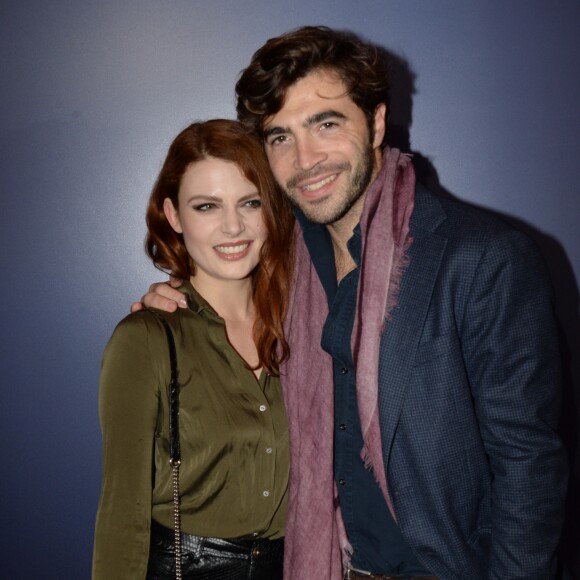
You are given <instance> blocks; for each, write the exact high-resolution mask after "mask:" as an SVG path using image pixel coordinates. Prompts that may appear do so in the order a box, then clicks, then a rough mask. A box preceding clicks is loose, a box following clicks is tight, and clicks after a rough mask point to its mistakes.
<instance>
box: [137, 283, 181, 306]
mask: <svg viewBox="0 0 580 580" xmlns="http://www.w3.org/2000/svg"><path fill="white" fill-rule="evenodd" d="M182 283H183V280H180V279H179V278H173V277H171V278H170V279H169V282H156V283H155V284H151V286H149V292H147V294H145V295H144V296H143V297H142V298H141V300H140V301H139V302H133V304H131V312H138V311H139V310H142V309H143V308H157V309H159V310H165V312H175V311H176V310H177V308H187V299H186V298H185V296H184V295H183V293H181V292H180V291H179V290H177V288H178V287H179V286H181V284H182Z"/></svg>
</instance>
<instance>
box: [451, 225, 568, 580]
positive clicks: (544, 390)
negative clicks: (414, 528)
mask: <svg viewBox="0 0 580 580" xmlns="http://www.w3.org/2000/svg"><path fill="white" fill-rule="evenodd" d="M462 348H463V351H464V360H465V361H466V364H467V367H468V368H467V371H468V373H469V375H470V382H471V384H472V394H473V398H474V404H475V407H476V413H477V418H478V421H479V425H480V430H481V434H482V439H483V442H484V446H485V450H486V453H487V454H488V457H489V461H490V466H491V470H492V473H493V483H492V529H491V553H490V568H489V578H490V579H491V578H493V579H498V580H499V579H502V580H505V579H506V578H510V579H511V580H515V579H522V580H524V579H525V580H530V579H533V578H534V579H539V578H550V577H552V575H553V571H552V570H553V565H554V552H555V548H556V544H557V542H558V539H559V535H560V530H561V525H562V519H563V506H564V496H565V491H566V480H567V467H566V460H565V455H564V450H563V447H562V443H561V441H560V438H559V437H558V435H557V433H556V427H557V423H558V418H559V408H560V356H559V350H558V338H557V334H556V328H555V322H554V317H553V312H552V304H551V289H550V286H549V283H548V276H547V273H546V270H545V266H544V263H543V260H542V259H541V257H540V256H539V253H538V252H537V250H536V248H535V246H534V245H533V244H532V242H531V241H530V240H529V239H528V238H527V237H526V236H524V235H523V234H521V233H519V232H517V231H504V232H502V233H501V234H500V235H499V236H497V237H496V238H495V239H493V241H492V242H491V243H490V244H489V245H488V247H487V249H486V251H485V252H484V253H483V254H482V257H481V260H480V262H479V264H478V267H477V270H476V273H475V275H474V278H473V281H472V284H471V289H470V292H469V295H468V298H467V303H466V308H465V314H464V320H463V324H462Z"/></svg>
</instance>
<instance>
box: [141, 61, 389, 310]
mask: <svg viewBox="0 0 580 580" xmlns="http://www.w3.org/2000/svg"><path fill="white" fill-rule="evenodd" d="M386 112H387V110H386V105H384V104H380V105H379V106H378V107H377V108H376V110H375V113H374V117H373V122H372V125H373V135H372V137H370V136H369V129H368V125H367V120H366V118H365V115H364V113H363V111H362V110H361V109H360V108H359V107H358V106H357V105H356V104H355V103H354V101H353V100H352V99H351V98H350V97H349V96H348V94H347V91H346V88H345V86H344V83H343V82H342V81H341V80H340V79H339V78H338V77H337V76H336V75H335V74H333V73H332V72H330V71H325V70H317V71H313V72H311V73H310V74H308V75H307V76H306V77H304V78H303V79H300V80H299V81H297V82H296V83H295V84H294V85H292V86H291V87H289V88H288V90H287V92H286V98H285V100H284V105H283V106H282V108H281V109H280V111H278V113H276V114H275V115H272V116H271V117H268V118H266V119H265V123H264V134H265V143H264V147H265V150H266V154H267V156H268V161H269V163H270V167H271V169H272V172H273V174H274V177H275V178H276V181H277V182H278V183H279V184H280V185H281V187H282V188H283V189H284V191H285V192H286V195H288V197H290V199H291V200H292V201H293V203H295V204H296V205H298V207H300V209H301V210H302V211H303V212H304V213H305V214H306V216H307V217H308V218H309V219H310V220H311V221H314V222H318V223H324V224H326V227H327V228H328V232H329V234H330V237H331V239H332V243H333V247H334V254H335V263H336V271H337V279H338V280H341V279H342V278H343V277H344V276H345V275H346V274H347V273H348V272H350V271H351V270H352V269H353V268H354V267H355V264H354V262H353V260H352V257H351V256H350V253H349V251H348V249H347V242H348V240H349V239H350V237H351V236H352V232H353V229H354V227H355V226H356V225H357V224H358V222H359V220H360V216H361V213H362V209H363V205H364V198H365V193H366V187H367V186H368V183H367V184H366V185H365V186H364V190H363V191H362V192H361V193H360V195H359V196H358V197H357V198H356V199H354V200H353V199H352V197H353V194H352V192H353V191H355V190H356V187H353V183H354V182H355V181H356V174H357V170H358V169H360V168H361V167H362V166H363V165H364V158H365V153H367V152H368V153H369V155H370V163H371V168H370V179H371V181H372V179H373V178H374V177H375V176H376V174H377V172H378V170H379V168H380V165H381V148H380V146H381V143H382V140H383V137H384V135H385V131H386ZM178 285H179V281H176V280H172V281H170V284H166V283H157V284H153V285H151V287H150V288H149V292H148V293H147V294H146V295H145V296H143V298H142V302H143V304H145V305H147V306H154V307H156V308H160V309H162V310H168V311H174V310H175V309H176V308H177V307H178V306H180V307H184V306H186V304H185V303H184V301H183V296H182V295H181V293H180V292H178V291H177V290H175V288H174V287H175V286H178ZM140 308H142V304H141V302H136V303H134V304H133V305H132V307H131V310H132V311H135V310H139V309H140Z"/></svg>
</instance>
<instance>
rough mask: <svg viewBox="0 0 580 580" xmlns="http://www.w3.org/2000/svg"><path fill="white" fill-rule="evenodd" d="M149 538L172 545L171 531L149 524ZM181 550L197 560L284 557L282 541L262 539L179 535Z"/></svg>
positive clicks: (274, 558) (158, 525)
mask: <svg viewBox="0 0 580 580" xmlns="http://www.w3.org/2000/svg"><path fill="white" fill-rule="evenodd" d="M151 537H152V538H155V539H159V540H161V541H163V542H167V543H168V544H170V543H173V542H174V540H175V535H174V532H173V530H171V529H169V528H166V527H165V526H162V525H160V524H158V523H157V522H155V521H152V522H151ZM181 550H182V553H183V554H184V555H185V554H187V553H190V554H194V555H195V556H197V557H198V558H199V557H200V556H201V555H202V554H211V555H215V556H224V557H229V558H237V559H241V560H249V559H254V560H278V559H282V558H283V556H284V539H283V538H279V539H277V540H266V539H264V538H232V539H224V538H208V537H205V536H193V535H191V534H185V533H183V532H182V534H181Z"/></svg>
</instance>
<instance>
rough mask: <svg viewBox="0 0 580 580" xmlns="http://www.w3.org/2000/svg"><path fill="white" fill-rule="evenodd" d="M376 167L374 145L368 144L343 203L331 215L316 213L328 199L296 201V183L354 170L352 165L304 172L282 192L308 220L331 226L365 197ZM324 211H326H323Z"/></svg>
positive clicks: (348, 185) (346, 164)
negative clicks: (293, 190) (321, 174)
mask: <svg viewBox="0 0 580 580" xmlns="http://www.w3.org/2000/svg"><path fill="white" fill-rule="evenodd" d="M374 166H375V156H374V150H373V146H372V144H371V143H370V141H369V143H368V146H367V147H366V149H365V151H364V152H363V154H362V156H361V160H360V163H359V164H358V167H357V168H356V170H355V172H354V174H353V175H352V177H351V178H350V180H349V182H348V183H347V185H346V193H345V194H344V196H343V199H342V200H341V203H340V204H339V205H338V206H337V207H335V208H334V209H333V210H332V212H331V213H329V214H325V213H322V214H321V212H318V211H316V209H317V207H320V206H323V205H324V204H325V202H326V201H327V200H326V199H322V200H320V202H319V203H317V202H310V203H303V204H300V203H299V202H298V201H296V199H294V197H293V195H292V193H291V191H292V189H293V187H295V185H293V184H296V183H299V182H300V181H302V180H306V179H310V178H312V177H316V175H318V174H320V173H323V172H325V171H328V169H330V170H331V171H344V170H348V169H350V168H352V164H351V163H348V162H345V163H342V164H337V165H335V166H333V165H325V166H323V167H320V168H318V169H317V170H316V172H312V173H308V172H304V173H302V174H300V175H297V176H294V177H293V178H292V179H290V180H289V181H288V183H287V184H286V187H283V188H282V190H283V191H284V195H286V197H287V198H288V199H289V200H290V203H291V204H292V205H293V206H295V207H297V208H298V209H300V210H301V211H302V213H303V214H304V215H305V216H306V218H307V219H308V220H309V221H311V222H313V223H316V224H321V225H329V224H333V223H335V222H338V221H339V220H341V219H342V218H343V217H344V216H346V214H348V212H349V211H350V210H351V209H352V208H353V206H354V205H355V204H356V202H357V201H358V200H359V199H360V198H361V197H362V196H363V195H364V193H365V192H366V191H367V189H368V187H369V185H370V182H371V179H372V177H373V170H374ZM335 195H336V194H335ZM323 211H324V210H323Z"/></svg>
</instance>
